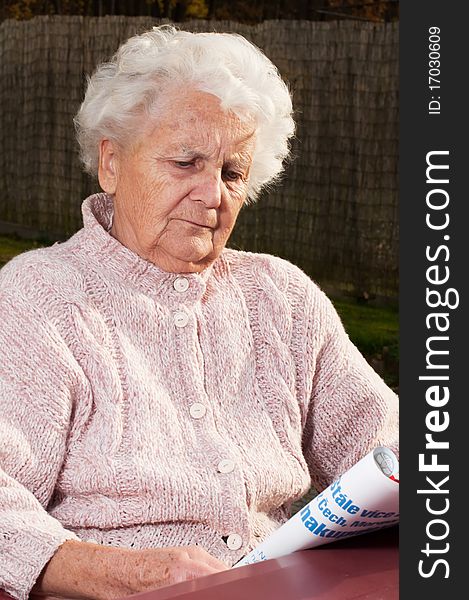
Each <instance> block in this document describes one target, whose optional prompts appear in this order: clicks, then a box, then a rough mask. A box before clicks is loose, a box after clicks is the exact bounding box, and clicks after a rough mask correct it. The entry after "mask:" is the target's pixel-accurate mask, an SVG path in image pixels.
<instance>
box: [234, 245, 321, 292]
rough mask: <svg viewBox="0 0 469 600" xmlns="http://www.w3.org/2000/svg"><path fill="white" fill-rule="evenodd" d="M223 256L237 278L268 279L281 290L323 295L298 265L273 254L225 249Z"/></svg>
mask: <svg viewBox="0 0 469 600" xmlns="http://www.w3.org/2000/svg"><path fill="white" fill-rule="evenodd" d="M223 258H224V260H226V262H227V263H228V265H229V268H230V273H232V274H233V276H234V277H235V278H237V279H247V280H251V281H254V282H256V281H257V282H259V281H262V280H265V279H269V280H271V281H272V283H273V284H274V285H275V286H276V287H278V288H279V289H281V290H284V291H286V290H292V291H297V292H299V293H301V292H302V293H308V294H311V293H312V294H319V295H321V296H322V295H323V292H322V291H321V289H320V287H319V286H318V285H317V283H315V282H314V281H313V280H312V279H311V278H310V277H309V276H308V275H307V274H306V273H305V272H304V271H303V270H302V269H300V267H298V266H296V265H294V264H293V263H291V262H289V261H288V260H285V259H284V258H280V257H279V256H274V255H272V254H264V253H257V252H245V251H241V250H233V249H225V251H224V253H223Z"/></svg>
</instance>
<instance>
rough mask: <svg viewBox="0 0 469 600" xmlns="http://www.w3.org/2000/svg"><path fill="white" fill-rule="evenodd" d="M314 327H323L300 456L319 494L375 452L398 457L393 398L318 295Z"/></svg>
mask: <svg viewBox="0 0 469 600" xmlns="http://www.w3.org/2000/svg"><path fill="white" fill-rule="evenodd" d="M320 295H321V298H320V299H319V300H317V299H316V300H317V302H316V306H317V307H318V309H317V312H316V314H315V315H314V317H313V318H314V319H315V322H316V323H317V322H321V323H322V324H323V326H324V327H325V330H326V331H325V334H324V341H323V343H322V346H321V348H320V350H319V352H318V353H317V356H316V357H315V365H314V373H313V375H312V378H313V379H312V394H311V398H310V402H309V407H308V412H307V418H306V424H305V428H304V433H303V450H304V454H305V458H306V460H307V463H308V466H309V468H310V473H311V478H312V483H313V486H314V487H315V488H316V489H317V490H322V489H324V488H325V487H326V486H328V485H329V484H330V483H331V482H332V481H333V480H334V479H335V478H337V477H338V476H339V475H341V474H342V473H343V472H344V471H346V470H347V469H349V468H350V467H351V466H352V465H354V464H355V463H356V462H357V461H358V460H360V459H361V458H362V457H363V456H364V455H365V454H367V453H368V452H369V451H370V450H372V449H373V448H374V447H376V446H389V447H391V448H392V449H393V450H394V451H395V452H396V453H398V449H399V442H398V398H397V396H396V394H395V393H394V392H393V391H392V390H391V389H390V388H389V387H388V386H387V385H386V384H385V382H384V381H383V380H382V379H381V378H380V377H379V376H378V374H377V373H376V372H375V371H374V370H373V369H372V368H371V366H370V365H369V364H368V363H367V361H366V360H365V358H364V357H363V356H362V355H361V354H360V352H359V351H358V350H357V348H356V347H355V346H354V345H353V344H352V342H351V341H350V339H349V338H348V336H347V334H346V332H345V330H344V327H343V325H342V323H341V321H340V318H339V316H338V314H337V312H336V311H335V308H334V307H333V305H332V303H331V302H330V301H329V300H328V299H327V298H326V297H325V296H324V295H323V294H322V292H321V293H320Z"/></svg>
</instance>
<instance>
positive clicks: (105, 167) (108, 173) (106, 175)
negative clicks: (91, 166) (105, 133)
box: [98, 140, 117, 194]
mask: <svg viewBox="0 0 469 600" xmlns="http://www.w3.org/2000/svg"><path fill="white" fill-rule="evenodd" d="M116 161H117V157H116V152H115V145H114V144H113V142H111V140H101V143H100V144H99V163H98V181H99V185H100V186H101V188H102V190H103V191H105V192H107V193H108V194H115V193H116V188H117V171H116V167H117V164H116Z"/></svg>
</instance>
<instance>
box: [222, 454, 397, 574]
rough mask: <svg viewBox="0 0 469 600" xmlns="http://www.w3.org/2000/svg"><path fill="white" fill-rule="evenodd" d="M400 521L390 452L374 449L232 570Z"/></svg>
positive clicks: (395, 464) (395, 466) (394, 460)
mask: <svg viewBox="0 0 469 600" xmlns="http://www.w3.org/2000/svg"><path fill="white" fill-rule="evenodd" d="M398 521H399V462H398V460H397V457H396V455H395V454H394V453H393V452H392V451H391V450H390V449H389V448H383V447H379V448H375V449H374V450H372V451H371V452H370V453H369V454H367V455H366V456H365V457H364V458H362V459H361V460H360V461H359V462H358V463H356V464H355V465H354V466H353V467H352V468H351V469H349V470H348V471H347V472H346V473H344V474H343V475H341V476H340V477H339V479H337V480H336V481H334V482H333V483H332V484H331V485H330V486H329V487H328V488H326V489H325V490H324V491H323V492H321V493H320V494H318V495H317V496H316V497H315V498H313V500H311V502H309V503H308V504H306V506H304V507H303V508H302V509H301V510H300V511H298V512H297V513H296V514H295V515H293V517H291V518H290V519H289V520H288V521H287V522H286V523H284V524H283V525H282V526H281V527H279V529H277V530H276V531H274V533H273V534H272V535H270V536H269V537H268V538H267V539H266V540H265V541H264V542H262V543H261V544H260V545H259V546H257V548H254V550H253V551H252V552H250V553H249V554H247V555H246V556H245V557H244V558H243V559H241V560H240V561H239V562H238V563H236V565H234V568H235V567H242V566H244V565H249V564H252V563H256V562H260V561H263V560H269V559H270V558H278V557H279V556H285V555H286V554H290V553H291V552H296V551H297V550H304V549H306V548H312V547H314V546H320V545H321V544H328V543H330V542H334V541H335V540H339V539H343V538H347V537H351V536H353V535H358V534H361V533H367V532H369V531H373V530H375V529H382V528H384V527H389V526H391V525H394V524H395V523H397V522H398Z"/></svg>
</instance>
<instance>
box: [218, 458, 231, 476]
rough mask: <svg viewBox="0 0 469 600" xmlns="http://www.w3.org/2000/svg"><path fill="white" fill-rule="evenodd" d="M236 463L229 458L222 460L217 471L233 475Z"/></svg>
mask: <svg viewBox="0 0 469 600" xmlns="http://www.w3.org/2000/svg"><path fill="white" fill-rule="evenodd" d="M234 468H235V463H234V462H233V461H232V460H230V459H229V458H224V459H222V460H221V461H220V462H219V463H218V465H217V471H218V472H219V473H231V472H232V471H234Z"/></svg>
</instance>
